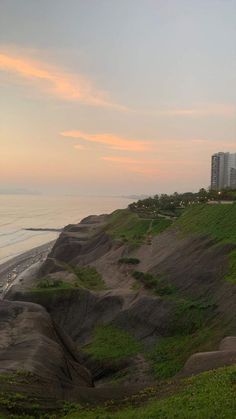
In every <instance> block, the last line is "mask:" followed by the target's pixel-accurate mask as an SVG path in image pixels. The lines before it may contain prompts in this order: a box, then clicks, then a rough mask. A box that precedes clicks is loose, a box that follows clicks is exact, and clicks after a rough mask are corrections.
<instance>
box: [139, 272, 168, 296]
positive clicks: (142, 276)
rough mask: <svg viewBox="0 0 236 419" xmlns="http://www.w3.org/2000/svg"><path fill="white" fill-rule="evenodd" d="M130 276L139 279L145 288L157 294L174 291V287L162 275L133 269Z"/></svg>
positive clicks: (166, 293)
mask: <svg viewBox="0 0 236 419" xmlns="http://www.w3.org/2000/svg"><path fill="white" fill-rule="evenodd" d="M132 276H133V277H134V278H135V279H136V280H137V281H140V282H141V283H142V284H143V285H144V286H145V288H148V289H151V290H152V291H154V292H155V293H156V294H158V295H171V294H174V293H176V288H175V287H174V286H173V285H171V284H168V283H167V282H166V281H165V280H164V279H163V278H162V277H160V276H158V275H152V274H150V273H148V272H141V271H134V272H133V273H132Z"/></svg>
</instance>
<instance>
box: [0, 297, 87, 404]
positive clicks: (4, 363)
mask: <svg viewBox="0 0 236 419" xmlns="http://www.w3.org/2000/svg"><path fill="white" fill-rule="evenodd" d="M19 371H20V372H21V374H19ZM3 373H4V376H5V375H6V374H10V375H13V376H14V381H16V382H18V381H19V383H18V384H19V386H20V387H22V385H20V380H18V378H19V379H20V378H21V376H22V375H23V376H25V377H35V378H34V387H35V388H36V390H37V393H38V396H40V397H41V398H42V399H44V398H47V397H52V398H55V399H58V400H62V399H68V400H70V399H71V398H72V399H73V398H74V397H75V396H76V397H79V387H92V380H91V375H90V373H89V372H88V370H87V369H86V368H85V367H83V366H82V365H80V363H79V362H78V355H77V352H76V350H75V347H74V345H73V343H72V341H71V340H70V338H69V337H68V336H66V335H65V333H64V332H63V333H62V334H60V331H59V329H55V327H54V325H53V322H52V320H51V318H50V315H49V314H48V313H47V312H46V310H45V309H44V308H43V307H41V306H39V305H37V304H33V303H26V302H10V301H5V300H4V301H1V302H0V391H1V386H2V380H1V374H3ZM35 383H36V384H35ZM52 383H53V385H52ZM31 384H32V383H31V380H29V382H28V381H27V380H26V381H25V382H24V384H23V389H24V392H26V393H27V392H28V393H29V394H31Z"/></svg>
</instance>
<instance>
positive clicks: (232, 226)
mask: <svg viewBox="0 0 236 419" xmlns="http://www.w3.org/2000/svg"><path fill="white" fill-rule="evenodd" d="M176 225H178V226H179V227H180V228H181V229H182V231H184V232H186V233H198V234H207V235H209V236H211V237H212V238H214V239H216V240H218V241H223V242H228V243H235V244H236V204H229V205H224V204H221V205H220V204H219V205H217V204H215V205H207V204H202V205H193V206H192V207H190V208H189V209H187V210H185V211H184V213H183V215H182V216H181V217H180V218H179V219H178V221H177V222H176Z"/></svg>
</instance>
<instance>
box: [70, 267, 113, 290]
mask: <svg viewBox="0 0 236 419" xmlns="http://www.w3.org/2000/svg"><path fill="white" fill-rule="evenodd" d="M73 272H74V273H75V275H76V277H77V280H76V281H75V283H74V286H75V287H82V288H88V289H90V290H94V291H100V290H104V289H106V286H105V282H104V281H103V279H102V275H101V274H100V273H99V272H98V271H97V270H96V269H95V268H94V267H92V266H77V267H76V268H74V269H73Z"/></svg>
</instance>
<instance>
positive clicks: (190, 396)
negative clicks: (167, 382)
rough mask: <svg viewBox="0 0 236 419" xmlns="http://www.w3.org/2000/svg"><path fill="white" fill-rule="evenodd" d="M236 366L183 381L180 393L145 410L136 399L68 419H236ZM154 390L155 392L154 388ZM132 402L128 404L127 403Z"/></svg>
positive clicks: (152, 401) (84, 412)
mask: <svg viewBox="0 0 236 419" xmlns="http://www.w3.org/2000/svg"><path fill="white" fill-rule="evenodd" d="M235 376H236V367H235V366H233V367H227V368H221V369H218V370H216V371H209V372H205V373H203V374H200V375H198V376H196V377H192V378H189V379H186V380H184V381H183V384H182V385H183V387H180V388H179V389H178V387H177V388H176V394H174V395H169V396H168V395H166V396H165V398H162V399H160V400H150V401H149V402H148V403H145V404H144V406H142V407H135V403H137V398H138V401H140V400H142V397H141V396H142V394H141V395H140V397H137V396H134V397H133V398H131V400H130V401H129V406H127V407H125V408H124V407H123V408H121V409H120V410H119V411H116V412H114V411H113V412H112V410H111V408H94V409H93V410H87V411H86V410H83V408H79V410H78V411H77V412H76V411H75V412H72V413H69V414H67V415H66V416H64V417H63V418H64V419H77V418H80V419H95V418H96V419H137V418H140V419H235V417H236V397H235V391H236V383H235ZM150 390H151V389H150ZM127 403H128V402H127Z"/></svg>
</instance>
